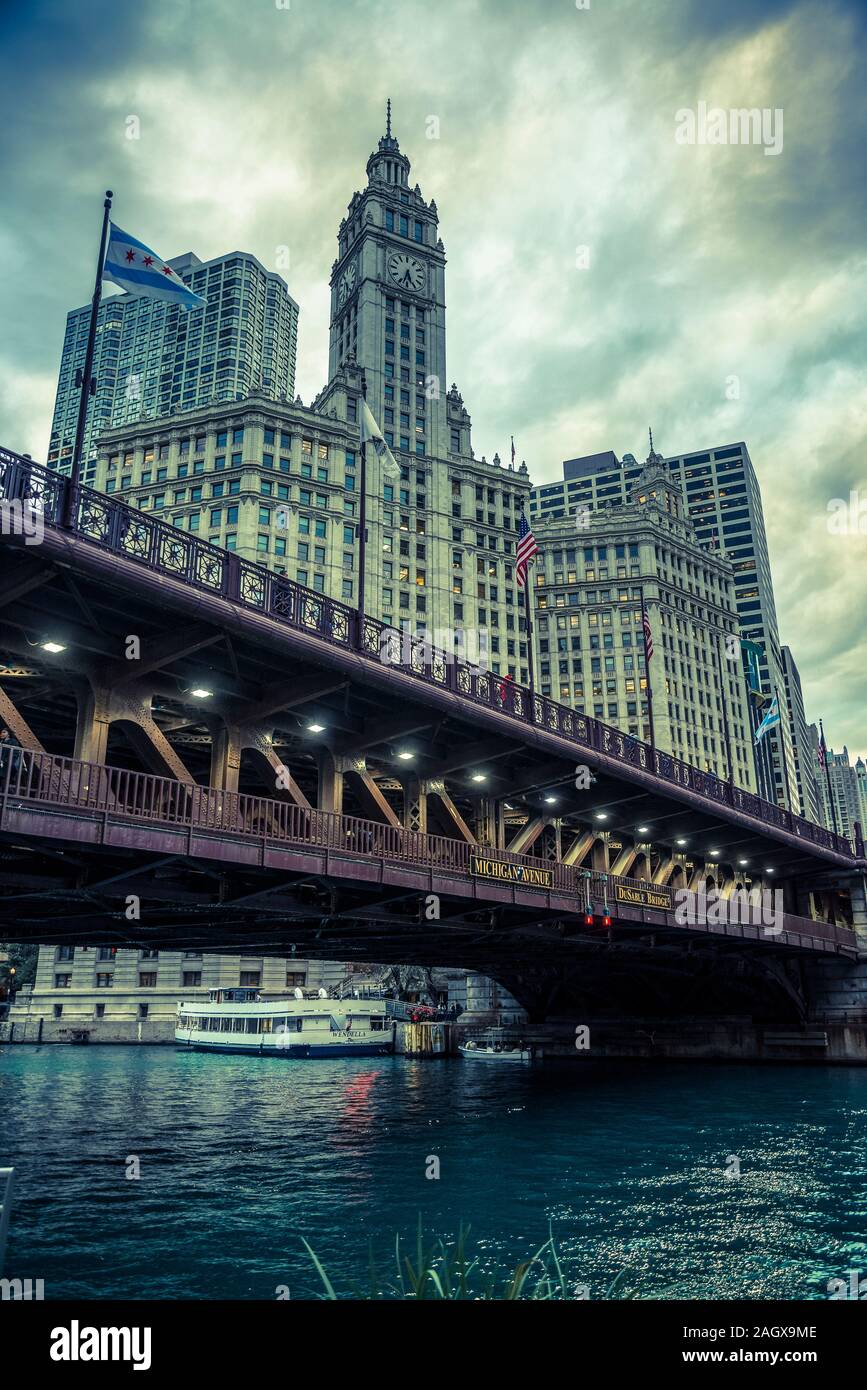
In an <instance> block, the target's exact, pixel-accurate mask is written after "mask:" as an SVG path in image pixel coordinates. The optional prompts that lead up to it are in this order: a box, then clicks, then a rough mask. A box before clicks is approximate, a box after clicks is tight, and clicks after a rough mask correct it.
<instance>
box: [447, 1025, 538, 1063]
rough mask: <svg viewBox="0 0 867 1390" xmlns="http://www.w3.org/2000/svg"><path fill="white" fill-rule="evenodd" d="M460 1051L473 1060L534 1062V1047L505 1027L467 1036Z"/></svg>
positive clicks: (463, 1055)
mask: <svg viewBox="0 0 867 1390" xmlns="http://www.w3.org/2000/svg"><path fill="white" fill-rule="evenodd" d="M458 1052H460V1054H461V1056H462V1057H468V1058H469V1059H470V1061H473V1062H524V1063H526V1062H532V1060H533V1048H532V1046H531V1044H530V1043H528V1042H527V1041H526V1040H525V1039H523V1038H521V1037H520V1036H519V1035H518V1034H517V1033H509V1032H507V1030H506V1029H504V1028H489V1029H488V1030H487V1032H484V1033H478V1034H476V1035H474V1036H471V1037H468V1038H465V1039H464V1041H463V1042H462V1043H459V1044H458Z"/></svg>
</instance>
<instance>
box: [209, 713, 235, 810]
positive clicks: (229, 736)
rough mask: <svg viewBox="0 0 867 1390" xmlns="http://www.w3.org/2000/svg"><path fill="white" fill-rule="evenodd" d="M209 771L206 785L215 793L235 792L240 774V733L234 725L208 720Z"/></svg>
mask: <svg viewBox="0 0 867 1390" xmlns="http://www.w3.org/2000/svg"><path fill="white" fill-rule="evenodd" d="M209 726H210V730H211V770H210V773H209V775H208V783H209V785H210V786H211V787H213V788H214V789H215V790H216V791H224V792H236V791H237V790H238V782H239V778H240V773H241V731H240V729H238V728H237V726H235V725H231V724H223V723H221V722H220V721H218V720H209Z"/></svg>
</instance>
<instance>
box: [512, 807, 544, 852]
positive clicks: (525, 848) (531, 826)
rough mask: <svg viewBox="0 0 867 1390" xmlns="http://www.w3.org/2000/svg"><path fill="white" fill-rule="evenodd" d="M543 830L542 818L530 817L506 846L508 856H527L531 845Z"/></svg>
mask: <svg viewBox="0 0 867 1390" xmlns="http://www.w3.org/2000/svg"><path fill="white" fill-rule="evenodd" d="M544 829H545V817H544V816H532V817H531V818H530V819H529V820H528V821H527V823H526V825H522V826H521V829H520V830H519V831H518V833H517V835H515V836H513V838H512V840H511V842H510V843H509V845H508V850H509V853H510V854H529V853H530V851H531V849H532V847H533V845H534V844H535V843H536V841H537V840H538V838H539V836H540V835H541V834H542V831H543V830H544Z"/></svg>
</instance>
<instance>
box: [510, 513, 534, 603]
mask: <svg viewBox="0 0 867 1390" xmlns="http://www.w3.org/2000/svg"><path fill="white" fill-rule="evenodd" d="M538 549H539V547H538V546H537V544H536V537H535V536H534V535H533V532H532V531H531V530H530V527H529V526H528V525H527V518H526V517H525V516H524V513H523V512H521V524H520V526H519V527H518V550H517V563H516V565H515V578H516V579H517V581H518V588H519V589H523V588H524V587H525V586H526V583H527V566H528V565H529V563H530V561H531V560H532V558H533V556H534V555H535V554H536V553H537V551H538Z"/></svg>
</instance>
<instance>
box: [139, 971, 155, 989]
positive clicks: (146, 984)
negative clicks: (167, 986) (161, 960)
mask: <svg viewBox="0 0 867 1390" xmlns="http://www.w3.org/2000/svg"><path fill="white" fill-rule="evenodd" d="M138 987H139V989H156V987H157V972H156V971H155V970H140V971H139V977H138Z"/></svg>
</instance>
